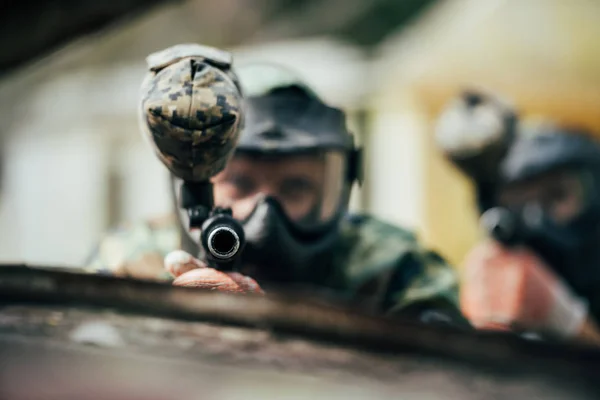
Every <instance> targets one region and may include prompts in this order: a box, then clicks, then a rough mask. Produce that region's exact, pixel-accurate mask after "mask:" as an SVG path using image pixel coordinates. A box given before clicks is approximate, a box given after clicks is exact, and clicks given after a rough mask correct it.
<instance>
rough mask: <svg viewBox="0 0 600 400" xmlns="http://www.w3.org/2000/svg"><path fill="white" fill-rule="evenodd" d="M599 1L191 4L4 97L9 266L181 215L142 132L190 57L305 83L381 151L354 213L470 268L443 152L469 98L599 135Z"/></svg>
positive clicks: (2, 90) (460, 209)
mask: <svg viewBox="0 0 600 400" xmlns="http://www.w3.org/2000/svg"><path fill="white" fill-rule="evenodd" d="M599 37H600V2H598V1H595V0H570V1H568V2H567V1H564V0H527V1H522V0H437V1H434V0H430V1H419V0H404V1H394V0H370V1H364V0H321V1H317V0H304V1H300V0H297V1H293V0H287V1H283V0H280V1H276V0H214V1H212V0H211V1H207V0H204V1H201V0H187V1H181V2H177V3H175V4H172V5H168V6H163V7H160V8H156V9H153V10H152V11H150V12H148V13H147V14H145V15H143V16H142V17H140V18H138V19H136V20H134V21H131V22H128V23H125V24H121V25H120V26H118V27H115V29H112V30H111V31H110V32H108V33H105V34H102V35H98V36H96V37H91V38H85V39H84V40H79V41H77V42H75V43H73V44H72V45H69V46H67V47H66V48H64V49H63V50H61V51H60V52H58V53H56V54H54V55H53V56H51V57H48V58H45V59H43V60H40V61H38V62H36V63H34V64H32V65H31V66H29V67H28V68H25V69H24V70H22V71H20V72H19V73H16V74H13V75H12V76H10V77H9V78H8V79H4V81H2V82H0V115H1V117H2V121H3V124H2V127H1V129H0V135H1V138H2V151H3V156H2V157H3V161H4V162H3V166H2V191H1V193H0V238H1V240H0V262H6V261H24V262H29V263H43V264H55V265H79V264H81V262H82V261H83V260H84V259H85V257H86V256H87V254H88V253H89V252H90V251H91V249H92V247H93V246H94V244H95V242H96V241H97V240H98V239H99V237H100V236H101V235H102V233H103V232H105V231H106V230H107V229H109V228H110V227H111V226H115V225H117V224H119V223H122V222H125V221H135V220H138V219H141V218H147V217H150V216H155V215H159V214H163V213H166V212H169V211H170V204H169V195H168V192H167V175H166V170H165V169H164V168H163V167H162V165H161V164H160V163H159V162H158V161H157V160H156V159H155V158H154V157H153V155H152V153H151V151H150V150H149V148H148V147H147V146H146V144H145V142H143V141H142V137H141V135H140V134H139V130H138V127H137V118H136V104H137V100H138V97H137V95H138V89H139V85H140V82H141V79H142V77H143V74H144V57H145V56H146V55H147V54H149V53H150V52H152V51H156V50H160V49H162V48H165V47H167V46H170V45H172V44H176V43H183V42H200V43H203V44H208V45H213V46H219V47H225V48H227V49H229V50H231V51H233V52H234V54H235V57H236V58H235V60H236V61H235V62H236V63H243V62H246V61H255V60H258V61H265V60H270V61H275V62H278V63H281V64H283V65H287V66H289V67H291V68H294V69H295V70H296V71H298V73H299V74H301V75H302V76H303V77H304V78H305V80H306V81H308V83H310V84H312V85H313V86H314V87H315V89H316V90H317V92H319V93H320V94H321V95H322V96H323V97H324V98H325V99H326V100H328V101H330V102H331V103H333V104H334V105H336V106H339V107H342V108H345V109H346V110H347V111H348V113H349V125H350V127H351V128H352V130H353V132H355V135H356V136H357V139H358V142H359V143H361V144H362V145H363V146H364V147H365V149H366V156H367V157H366V162H367V165H366V171H365V172H366V176H365V178H366V179H365V184H364V185H363V186H362V187H361V188H360V189H358V190H355V192H354V194H353V198H352V209H353V210H361V211H366V212H369V213H372V214H374V215H376V216H379V217H381V218H384V219H385V220H387V221H389V222H392V223H397V224H400V225H403V226H405V227H408V228H411V229H414V230H415V231H416V232H417V233H418V234H419V236H420V237H421V238H422V239H423V240H424V241H425V242H426V243H427V244H428V245H429V246H431V247H433V248H435V249H437V250H439V251H440V252H441V253H442V254H443V255H445V256H446V257H447V258H449V259H450V260H451V261H452V262H453V263H455V264H457V265H459V264H460V261H461V260H462V258H463V256H464V254H465V252H466V251H467V249H468V248H469V247H470V246H471V245H472V244H473V243H474V241H475V240H476V238H477V230H476V216H475V211H474V209H473V200H472V197H471V196H472V195H471V188H470V186H469V183H468V182H466V181H465V180H464V179H463V178H462V177H461V176H460V175H459V174H458V173H457V172H456V171H455V170H454V169H453V168H452V167H451V166H450V165H449V164H448V163H447V162H446V161H445V160H443V159H442V157H441V156H440V155H439V153H438V152H437V150H436V149H435V146H434V144H433V142H432V124H433V122H434V121H435V118H436V116H437V114H438V112H439V110H440V108H441V107H442V106H443V105H444V104H445V102H446V101H448V100H449V99H450V98H451V97H452V96H454V95H455V94H456V93H457V91H458V90H459V89H461V88H462V87H464V86H466V85H484V86H486V87H488V88H491V89H493V90H497V91H500V92H501V93H502V94H504V95H505V96H508V97H510V98H512V99H513V100H514V101H515V102H516V103H517V105H518V106H519V107H520V108H521V109H522V110H523V111H524V112H525V113H526V114H536V113H537V114H551V115H552V116H554V117H556V118H558V119H562V120H564V121H567V122H570V123H576V124H581V125H585V126H588V127H590V128H591V129H595V130H600V47H599V46H598V45H597V40H598V38H599Z"/></svg>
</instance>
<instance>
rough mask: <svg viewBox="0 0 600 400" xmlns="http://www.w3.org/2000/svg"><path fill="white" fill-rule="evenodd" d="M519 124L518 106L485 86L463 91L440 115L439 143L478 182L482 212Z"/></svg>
mask: <svg viewBox="0 0 600 400" xmlns="http://www.w3.org/2000/svg"><path fill="white" fill-rule="evenodd" d="M516 125H517V113H516V111H515V109H514V107H513V106H512V105H511V104H509V103H508V102H507V101H505V100H503V99H501V98H499V97H498V96H496V95H494V94H491V93H487V92H484V91H481V90H465V91H463V92H462V93H460V95H459V96H458V97H457V98H455V99H453V100H452V101H451V102H450V103H449V104H448V105H447V106H446V108H445V109H444V110H443V112H442V113H441V115H440V117H439V119H438V122H437V126H436V130H435V140H436V144H437V146H438V147H439V149H440V150H441V151H442V153H443V154H444V156H445V157H446V158H447V159H448V160H449V161H450V162H451V163H452V164H453V165H454V166H456V167H457V168H458V169H459V170H460V171H461V172H462V173H463V174H464V175H465V176H466V177H468V178H470V179H472V180H473V182H474V183H475V185H476V190H477V200H478V203H479V208H480V211H481V212H484V211H485V210H486V209H488V208H489V207H490V206H491V203H492V199H493V197H494V191H495V188H496V186H497V181H498V173H499V165H500V163H501V162H502V159H503V158H504V157H505V156H506V154H507V152H508V149H509V148H510V146H511V145H512V143H513V142H514V138H515V135H516V132H515V131H516Z"/></svg>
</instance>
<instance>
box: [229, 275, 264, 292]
mask: <svg viewBox="0 0 600 400" xmlns="http://www.w3.org/2000/svg"><path fill="white" fill-rule="evenodd" d="M227 275H229V277H230V278H231V279H233V280H234V281H235V283H237V284H238V285H239V286H240V287H241V288H242V290H244V291H245V292H247V293H259V294H264V293H265V292H264V291H263V290H262V289H261V287H260V285H259V284H258V283H257V282H256V281H255V280H254V279H252V278H250V277H249V276H245V275H242V274H240V273H237V272H230V273H228V274H227Z"/></svg>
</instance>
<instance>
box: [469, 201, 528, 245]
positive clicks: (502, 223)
mask: <svg viewBox="0 0 600 400" xmlns="http://www.w3.org/2000/svg"><path fill="white" fill-rule="evenodd" d="M480 225H481V227H482V228H483V229H484V231H485V232H486V233H487V234H488V235H490V236H491V237H492V238H494V239H495V240H497V241H498V242H500V243H502V244H504V245H506V246H514V245H516V244H518V243H520V242H521V240H522V239H523V234H524V232H523V230H522V225H521V224H520V223H519V220H518V218H517V216H516V215H515V214H514V213H512V212H511V211H509V210H507V209H505V208H502V207H494V208H491V209H489V210H487V211H486V212H484V213H483V214H482V215H481V219H480Z"/></svg>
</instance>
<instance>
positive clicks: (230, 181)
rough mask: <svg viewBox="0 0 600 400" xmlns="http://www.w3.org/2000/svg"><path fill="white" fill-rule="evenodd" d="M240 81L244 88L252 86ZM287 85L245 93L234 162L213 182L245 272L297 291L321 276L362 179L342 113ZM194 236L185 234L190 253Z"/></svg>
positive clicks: (294, 84)
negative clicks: (235, 224)
mask: <svg viewBox="0 0 600 400" xmlns="http://www.w3.org/2000/svg"><path fill="white" fill-rule="evenodd" d="M272 68H273V67H272V66H269V67H268V68H267V69H268V70H269V71H271V70H272ZM251 70H252V73H254V74H255V73H256V71H257V70H258V71H261V68H260V67H256V66H252V68H251ZM237 73H238V75H239V76H240V77H241V80H240V81H241V83H242V86H243V84H244V79H249V78H251V76H246V74H244V71H243V70H240V69H238V70H237ZM290 79H291V78H290V77H289V76H287V75H286V80H285V82H284V83H285V84H283V85H277V84H276V83H275V84H273V85H272V87H269V86H268V85H267V86H266V87H262V88H261V89H260V90H258V91H257V90H254V91H252V90H250V91H249V93H247V94H248V97H247V98H246V101H245V108H244V110H245V115H244V117H245V118H244V119H245V125H244V129H243V131H242V133H241V135H240V139H239V142H238V145H237V147H236V155H235V156H234V157H233V159H232V160H231V161H230V162H229V163H228V165H227V167H226V169H225V170H224V171H223V172H222V173H221V174H219V175H217V176H216V177H215V179H214V180H213V181H212V182H213V185H214V199H215V205H217V206H221V207H230V208H231V209H232V212H233V217H234V218H235V219H237V220H238V221H240V222H241V223H242V226H243V228H244V234H245V239H246V244H245V247H244V251H243V252H242V255H241V264H242V272H243V273H245V274H247V275H250V276H252V277H254V278H256V279H259V281H261V282H264V281H271V282H290V281H293V282H294V283H299V282H301V281H303V280H304V279H305V278H306V277H308V276H312V275H313V273H314V271H315V270H318V271H320V272H321V273H326V272H325V269H326V265H327V264H328V262H329V258H330V256H331V254H330V253H331V251H330V250H331V249H332V247H333V245H334V244H335V242H336V240H337V238H338V236H339V222H340V219H341V218H342V216H343V215H344V213H345V212H346V209H347V206H348V202H349V197H350V191H351V187H352V184H353V182H354V181H355V180H359V179H360V176H359V175H360V174H359V171H360V168H359V166H360V154H361V153H360V150H358V149H355V148H354V141H353V138H352V136H351V135H350V134H349V132H348V131H347V129H346V125H345V115H344V113H343V112H341V111H340V110H338V109H335V108H331V107H328V106H327V105H325V104H324V103H323V102H322V101H321V100H320V99H319V98H317V97H316V95H315V94H314V93H313V92H312V91H310V90H309V89H307V88H306V87H305V86H304V85H303V84H302V83H301V82H294V81H293V80H290ZM177 181H178V180H177V179H174V180H173V182H174V193H177V191H178V189H177V187H176V186H177V185H178V183H177ZM176 201H177V199H176ZM179 203H180V202H178V203H177V204H179ZM179 214H180V217H181V219H182V221H183V225H184V226H186V221H185V220H186V218H187V217H186V216H185V213H182V212H180V213H179ZM198 236H199V233H198V232H187V235H186V237H187V239H188V240H187V241H188V245H189V244H190V243H189V242H191V243H193V242H195V241H196V240H197V237H198ZM185 241H186V240H184V242H185ZM190 247H193V246H190Z"/></svg>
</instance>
